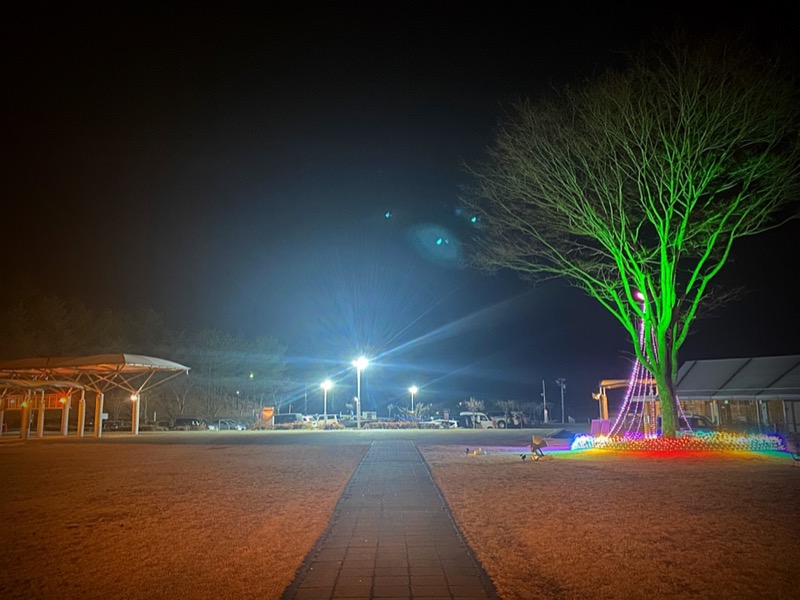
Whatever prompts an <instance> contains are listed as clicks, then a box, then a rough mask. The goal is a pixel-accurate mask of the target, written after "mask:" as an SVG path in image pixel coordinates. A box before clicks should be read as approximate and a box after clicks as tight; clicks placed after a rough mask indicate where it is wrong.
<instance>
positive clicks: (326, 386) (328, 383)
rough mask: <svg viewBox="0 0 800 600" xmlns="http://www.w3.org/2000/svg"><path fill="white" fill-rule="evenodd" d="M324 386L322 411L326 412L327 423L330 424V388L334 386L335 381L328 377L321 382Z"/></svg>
mask: <svg viewBox="0 0 800 600" xmlns="http://www.w3.org/2000/svg"><path fill="white" fill-rule="evenodd" d="M321 387H322V412H323V413H324V414H325V417H324V418H325V425H327V424H328V390H329V389H331V388H332V387H333V382H332V381H331V380H330V379H326V380H325V381H323V382H322V384H321Z"/></svg>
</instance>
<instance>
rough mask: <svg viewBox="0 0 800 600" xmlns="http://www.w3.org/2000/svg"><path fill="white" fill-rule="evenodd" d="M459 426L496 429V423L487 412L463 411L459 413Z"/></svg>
mask: <svg viewBox="0 0 800 600" xmlns="http://www.w3.org/2000/svg"><path fill="white" fill-rule="evenodd" d="M458 417H459V418H458V426H459V427H466V428H467V429H495V428H496V424H495V422H494V421H492V419H490V418H489V416H488V415H487V414H486V413H482V412H469V411H462V412H461V413H459V415H458Z"/></svg>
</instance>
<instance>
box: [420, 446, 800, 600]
mask: <svg viewBox="0 0 800 600" xmlns="http://www.w3.org/2000/svg"><path fill="white" fill-rule="evenodd" d="M423 454H424V456H425V457H426V460H427V461H428V463H429V465H430V466H431V469H432V471H433V474H434V479H435V480H436V482H437V484H438V485H439V487H440V488H441V490H442V492H443V493H444V495H445V496H446V497H447V500H448V503H449V504H450V507H451V508H452V510H453V512H454V514H455V517H456V520H457V522H458V523H459V526H460V527H461V529H462V531H463V532H464V534H465V536H466V538H467V539H468V541H469V543H470V545H471V546H472V548H473V549H474V550H475V553H476V554H477V556H478V558H479V559H480V560H481V562H482V563H483V565H484V567H485V568H486V570H487V572H488V573H489V574H490V576H491V577H492V579H493V580H494V582H495V585H496V586H497V588H498V591H499V593H500V595H501V597H503V598H505V599H507V600H525V599H531V598H536V599H577V598H586V599H609V600H610V599H619V600H623V599H636V598H642V599H649V600H653V599H660V598H703V599H713V598H719V599H721V600H722V599H725V600H732V599H758V598H781V599H784V598H800V552H799V551H800V468H793V465H792V461H791V460H790V459H789V458H788V457H787V456H786V455H783V456H777V455H775V454H772V455H770V454H745V453H741V454H699V453H698V454H682V455H673V456H658V455H652V454H651V455H644V454H621V453H611V452H602V451H591V452H581V453H569V452H564V453H554V454H553V455H551V456H552V458H550V457H548V459H546V460H541V461H538V462H531V461H529V460H527V461H524V462H523V461H522V460H521V459H520V458H519V456H518V455H517V454H507V453H502V452H499V451H498V452H493V451H492V449H489V454H488V455H486V456H465V454H464V449H463V448H458V449H454V448H452V447H448V446H432V447H426V448H423Z"/></svg>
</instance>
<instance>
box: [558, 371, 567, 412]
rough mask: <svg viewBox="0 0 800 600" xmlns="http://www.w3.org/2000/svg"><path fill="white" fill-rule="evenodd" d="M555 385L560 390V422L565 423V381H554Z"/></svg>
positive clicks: (560, 378)
mask: <svg viewBox="0 0 800 600" xmlns="http://www.w3.org/2000/svg"><path fill="white" fill-rule="evenodd" d="M556 385H557V386H558V387H560V388H561V422H562V423H566V422H567V415H566V414H565V413H564V390H566V389H567V380H566V379H564V378H563V377H559V378H558V379H556Z"/></svg>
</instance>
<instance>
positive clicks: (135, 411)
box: [131, 394, 140, 435]
mask: <svg viewBox="0 0 800 600" xmlns="http://www.w3.org/2000/svg"><path fill="white" fill-rule="evenodd" d="M139 400H140V398H139V394H131V402H132V403H133V404H131V433H132V434H133V435H139Z"/></svg>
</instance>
